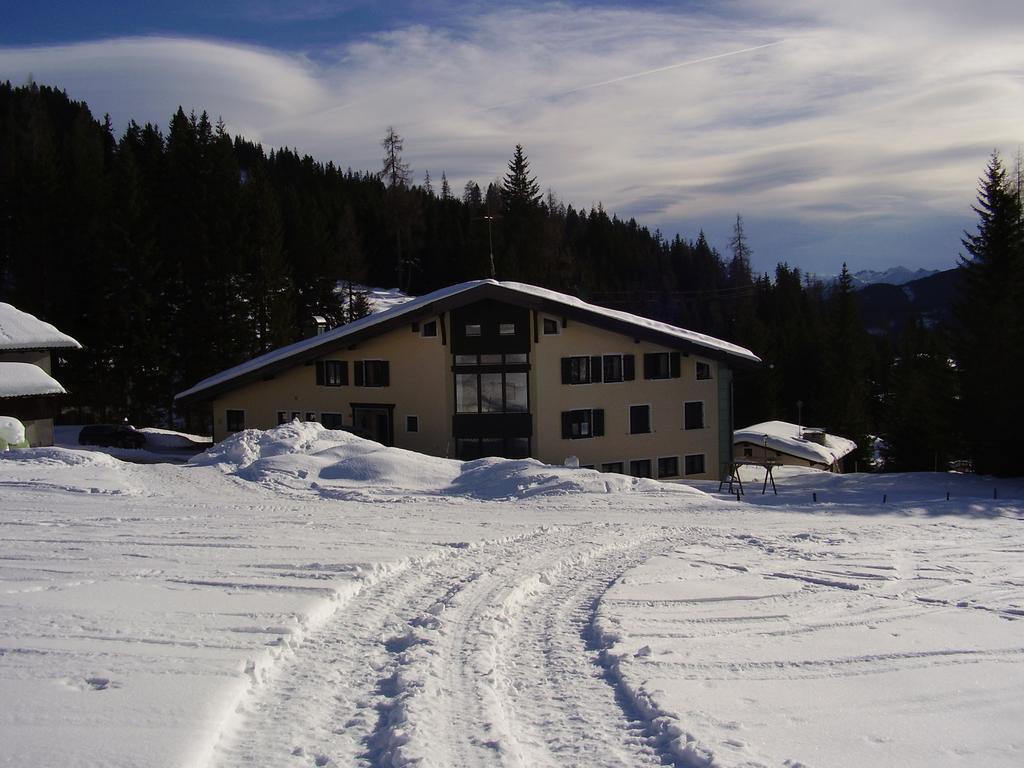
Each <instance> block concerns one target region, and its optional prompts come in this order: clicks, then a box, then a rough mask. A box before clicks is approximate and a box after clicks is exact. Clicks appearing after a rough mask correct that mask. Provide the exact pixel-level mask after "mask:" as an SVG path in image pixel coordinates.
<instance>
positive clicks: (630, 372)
mask: <svg viewBox="0 0 1024 768" xmlns="http://www.w3.org/2000/svg"><path fill="white" fill-rule="evenodd" d="M635 378H636V363H635V362H634V358H633V355H623V356H622V380H623V381H633V379H635Z"/></svg>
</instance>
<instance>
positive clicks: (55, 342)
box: [0, 302, 82, 350]
mask: <svg viewBox="0 0 1024 768" xmlns="http://www.w3.org/2000/svg"><path fill="white" fill-rule="evenodd" d="M81 347H82V345H81V344H79V343H78V342H77V341H75V340H74V339H73V338H71V337H70V336H68V335H67V334H66V333H61V332H60V331H58V330H57V329H56V327H54V326H52V325H50V323H47V322H44V321H42V320H40V319H39V318H38V317H36V316H35V315H30V314H29V313H28V312H22V311H21V310H20V309H18V308H17V307H14V306H12V305H10V304H4V303H3V302H0V350H3V349H57V348H70V349H81Z"/></svg>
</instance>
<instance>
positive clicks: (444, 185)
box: [441, 171, 452, 200]
mask: <svg viewBox="0 0 1024 768" xmlns="http://www.w3.org/2000/svg"><path fill="white" fill-rule="evenodd" d="M441 199H442V200H451V199H452V188H451V187H450V186H448V177H447V176H446V175H445V173H444V171H441Z"/></svg>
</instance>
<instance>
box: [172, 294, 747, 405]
mask: <svg viewBox="0 0 1024 768" xmlns="http://www.w3.org/2000/svg"><path fill="white" fill-rule="evenodd" d="M481 299H496V300H499V301H504V302H507V303H510V304H517V305H520V306H528V307H530V308H533V309H537V310H540V311H543V312H548V313H551V314H561V315H565V316H566V317H572V318H576V319H579V320H582V321H584V322H587V323H590V324H592V325H596V326H599V327H602V328H605V329H606V330H612V331H617V332H619V333H623V334H625V335H629V336H635V337H637V338H644V339H650V340H654V341H657V342H659V343H662V344H665V345H666V346H669V347H671V348H678V349H683V350H686V351H696V352H698V353H700V354H704V355H706V356H708V357H711V358H715V359H724V360H728V361H730V362H732V363H739V364H752V363H753V364H756V363H759V362H761V360H760V358H759V357H758V356H757V355H755V354H754V353H753V352H751V351H750V350H749V349H745V348H744V347H741V346H738V345H736V344H730V343H729V342H727V341H722V340H721V339H716V338H715V337H713V336H708V335H706V334H703V333H697V332H696V331H689V330H687V329H685V328H678V327H676V326H674V325H669V324H668V323H661V322H658V321H657V320H650V319H648V318H645V317H639V316H638V315H633V314H630V313H629V312H621V311H619V310H615V309H607V308H605V307H599V306H596V305H594V304H588V303H587V302H585V301H582V300H581V299H578V298H576V297H575V296H569V295H568V294H565V293H558V292H557V291H551V290H548V289H546V288H538V287H537V286H535V285H528V284H526V283H514V282H498V281H497V280H471V281H469V282H465V283H459V284H457V285H452V286H449V287H447V288H442V289H440V290H437V291H434V292H433V293H428V294H426V295H425V296H420V297H418V298H415V299H412V300H410V301H407V302H405V303H404V304H399V305H397V306H394V307H391V308H390V309H387V310H385V311H383V312H378V313H376V314H373V315H369V316H367V317H364V318H361V319H359V320H356V321H354V322H351V323H348V324H347V325H342V326H339V327H338V328H334V329H332V330H330V331H327V332H326V333H323V334H321V335H319V336H314V337H311V338H308V339H303V340H302V341H298V342H295V343H294V344H289V345H287V346H285V347H280V348H279V349H275V350H272V351H270V352H267V353H265V354H262V355H259V356H258V357H254V358H252V359H251V360H247V361H246V362H244V363H241V364H240V365H236V366H234V367H233V368H228V369H227V370H224V371H221V372H220V373H217V374H214V375H213V376H210V377H208V378H206V379H203V380H202V381H200V382H199V383H198V384H196V385H194V386H192V387H190V388H189V389H186V390H185V391H183V392H179V393H178V394H177V395H175V399H176V400H178V401H181V402H188V401H193V400H202V399H208V398H211V397H214V396H215V395H217V394H219V393H221V392H225V391H228V390H230V389H234V388H235V387H238V386H241V385H243V384H246V383H248V382H250V381H253V380H255V379H256V378H259V377H261V376H269V375H272V374H274V373H276V372H278V371H280V370H283V369H285V368H288V367H291V366H293V365H296V364H298V363H301V362H305V361H308V360H313V359H315V358H317V357H320V356H321V355H324V354H327V353H328V352H330V351H332V350H334V349H337V348H339V347H342V346H348V345H351V344H354V343H356V342H357V341H359V340H361V339H365V338H368V337H371V336H376V335H378V334H381V333H384V332H386V331H389V330H392V329H393V328H397V327H398V326H399V325H401V324H404V323H406V322H409V321H411V320H413V319H416V318H417V317H425V316H430V315H434V314H438V313H440V312H446V311H449V310H451V309H453V308H455V307H459V306H463V305H465V304H469V303H471V302H473V301H478V300H481Z"/></svg>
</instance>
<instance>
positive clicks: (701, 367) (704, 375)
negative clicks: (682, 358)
mask: <svg viewBox="0 0 1024 768" xmlns="http://www.w3.org/2000/svg"><path fill="white" fill-rule="evenodd" d="M710 378H711V363H702V362H701V361H700V360H698V361H697V380H698V381H704V380H705V379H710Z"/></svg>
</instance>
